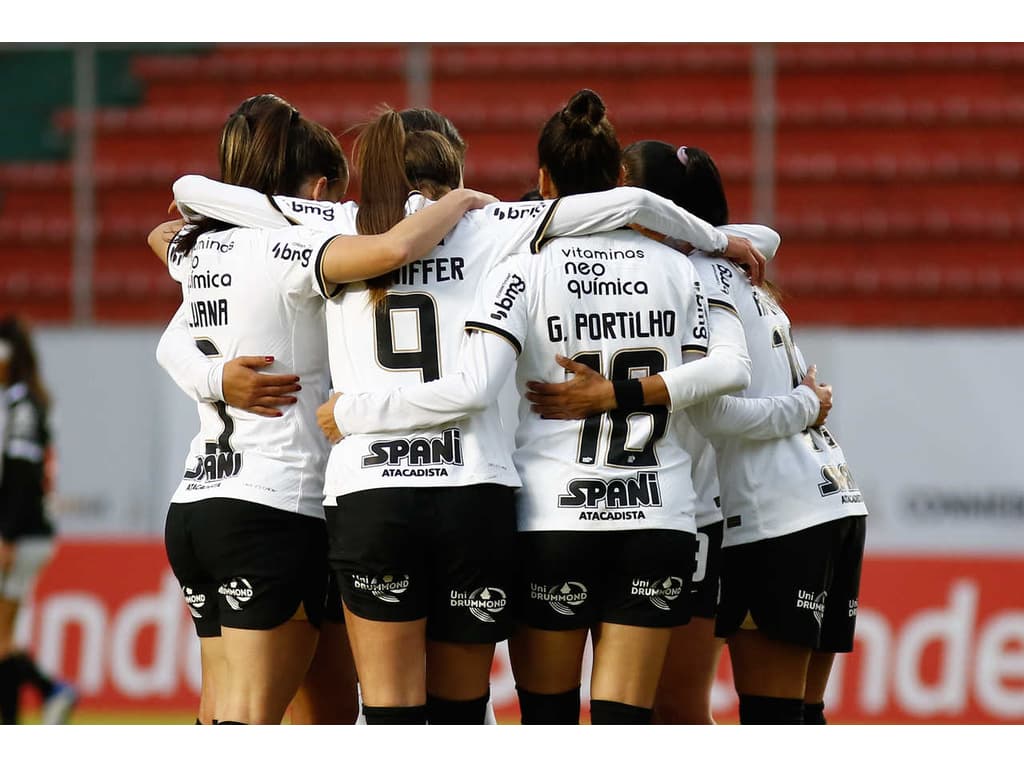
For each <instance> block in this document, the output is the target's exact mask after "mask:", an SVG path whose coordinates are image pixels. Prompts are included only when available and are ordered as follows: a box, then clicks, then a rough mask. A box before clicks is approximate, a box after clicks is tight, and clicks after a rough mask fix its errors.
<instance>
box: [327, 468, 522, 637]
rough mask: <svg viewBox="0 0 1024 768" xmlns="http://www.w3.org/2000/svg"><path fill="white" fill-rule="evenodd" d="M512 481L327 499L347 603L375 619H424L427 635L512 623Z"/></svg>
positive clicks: (495, 633)
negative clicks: (332, 504)
mask: <svg viewBox="0 0 1024 768" xmlns="http://www.w3.org/2000/svg"><path fill="white" fill-rule="evenodd" d="M513 491H514V489H513V488H510V487H508V486H503V485H494V484H481V485H468V486H453V487H442V488H379V489H372V490H367V491H358V492H356V493H350V494H346V495H344V496H339V497H338V499H337V503H338V505H337V506H336V507H326V508H325V511H326V514H327V529H328V533H329V540H330V546H329V549H330V563H331V567H332V568H333V569H334V572H335V575H336V577H337V580H338V587H339V588H340V590H341V595H342V598H343V599H344V601H345V606H346V607H347V608H348V609H349V610H350V611H351V612H352V613H354V614H355V615H356V616H359V617H360V618H364V619H369V620H371V621H414V620H416V619H421V618H426V619H427V637H429V638H431V639H432V640H439V641H446V642H455V643H496V642H500V641H502V640H505V639H507V638H508V636H509V635H510V634H511V632H512V629H513V626H514V618H513V605H512V595H511V592H512V587H513V584H514V574H515V551H514V548H515V522H516V513H515V501H514V496H513Z"/></svg>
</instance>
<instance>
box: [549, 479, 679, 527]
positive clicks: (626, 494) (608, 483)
mask: <svg viewBox="0 0 1024 768" xmlns="http://www.w3.org/2000/svg"><path fill="white" fill-rule="evenodd" d="M565 490H566V493H565V494H564V495H562V496H559V497H558V506H559V507H562V508H563V509H581V511H580V517H579V519H580V520H645V519H646V518H647V516H646V515H645V514H644V512H643V509H642V508H651V507H660V506H661V486H659V485H658V473H657V472H637V473H636V475H634V476H633V477H628V478H625V479H620V478H616V479H614V480H601V479H599V478H595V477H583V478H576V479H574V480H570V481H569V483H568V485H566V488H565Z"/></svg>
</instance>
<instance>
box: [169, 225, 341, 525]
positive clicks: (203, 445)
mask: <svg viewBox="0 0 1024 768" xmlns="http://www.w3.org/2000/svg"><path fill="white" fill-rule="evenodd" d="M331 238H332V236H331V235H328V234H325V233H323V232H318V231H315V230H312V229H307V228H305V227H291V228H288V229H278V230H256V229H229V230H226V231H223V232H214V233H209V234H206V235H203V236H202V237H200V238H199V240H198V242H197V243H196V245H195V247H194V248H193V249H192V251H191V252H190V253H189V254H182V253H180V252H179V251H178V250H177V249H176V248H175V246H174V245H173V244H172V246H171V248H170V249H169V250H168V269H169V271H170V273H171V275H172V277H174V279H175V280H177V281H178V282H179V283H181V287H182V296H183V300H184V304H183V306H184V307H185V314H186V317H187V318H188V325H189V329H190V331H191V335H192V338H193V339H194V340H195V344H196V346H197V347H198V348H199V349H200V350H202V351H203V352H204V353H205V354H206V355H208V356H209V357H219V358H223V359H231V358H233V357H236V356H239V355H255V354H259V355H273V356H274V358H275V361H274V364H273V365H272V366H270V367H269V369H268V370H269V371H271V372H274V371H288V372H292V373H295V374H297V375H299V376H300V377H301V380H302V389H301V391H299V392H297V393H296V396H297V397H298V402H297V403H296V404H295V405H294V406H292V407H290V408H287V409H284V415H283V416H281V417H278V418H266V417H262V416H256V415H253V414H250V413H247V412H245V411H242V410H238V409H235V408H233V407H231V406H227V405H225V404H224V403H222V402H200V403H199V404H198V408H199V421H200V429H199V433H198V434H197V435H196V437H195V438H194V439H193V441H192V445H191V447H190V450H189V454H188V457H187V459H186V461H185V469H184V476H183V478H182V481H181V483H180V484H179V486H178V489H177V491H176V492H175V494H174V496H173V498H172V501H174V502H190V501H197V500H199V499H205V498H212V497H227V498H235V499H243V500H247V501H251V502H255V503H259V504H264V505H267V506H270V507H274V508H277V509H282V510H285V511H288V512H296V513H299V514H303V515H309V516H310V517H320V518H322V517H323V508H322V506H321V499H322V495H321V490H322V482H323V468H324V464H325V462H326V458H327V450H328V443H327V440H326V439H325V438H324V437H323V435H322V434H321V432H320V430H319V429H318V427H317V424H316V408H317V406H319V405H320V403H322V402H323V401H324V399H325V398H326V397H327V394H328V383H329V378H328V371H327V361H326V358H325V355H324V349H325V348H326V343H327V342H326V328H325V325H324V312H323V308H324V298H325V286H324V282H323V278H322V274H321V271H320V259H321V256H322V253H323V250H324V248H325V247H326V245H327V243H328V242H329V241H330V240H331Z"/></svg>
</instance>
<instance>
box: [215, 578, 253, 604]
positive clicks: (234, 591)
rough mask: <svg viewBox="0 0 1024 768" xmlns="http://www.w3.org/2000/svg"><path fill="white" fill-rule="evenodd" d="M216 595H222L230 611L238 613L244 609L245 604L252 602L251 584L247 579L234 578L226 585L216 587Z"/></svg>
mask: <svg viewBox="0 0 1024 768" xmlns="http://www.w3.org/2000/svg"><path fill="white" fill-rule="evenodd" d="M217 593H218V594H220V595H224V599H225V600H227V603H228V605H229V606H231V610H233V611H240V610H242V609H243V608H244V607H245V604H246V603H248V602H249V601H250V600H252V595H253V591H252V584H250V583H249V580H248V579H243V578H239V577H235V578H233V579H231V580H230V581H228V582H227V584H221V585H220V586H219V587H217Z"/></svg>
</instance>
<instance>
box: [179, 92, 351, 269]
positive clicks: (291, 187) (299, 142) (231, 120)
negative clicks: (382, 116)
mask: <svg viewBox="0 0 1024 768" xmlns="http://www.w3.org/2000/svg"><path fill="white" fill-rule="evenodd" d="M218 160H219V163H220V173H221V181H224V182H226V183H228V184H236V185H238V186H242V187H249V188H250V189H255V190H257V191H259V192H263V193H264V194H267V195H291V196H295V195H297V194H298V193H299V191H300V189H301V188H302V185H303V184H304V183H305V182H306V181H308V180H309V179H310V178H312V177H320V176H324V177H326V178H327V181H328V184H331V185H339V184H340V185H341V186H342V187H346V186H347V185H348V176H349V170H348V163H347V161H346V160H345V153H344V152H343V151H342V149H341V145H340V144H339V143H338V139H337V137H336V136H335V135H334V134H333V133H331V132H330V131H329V130H328V129H327V128H325V127H324V126H322V125H320V124H319V123H316V122H313V121H312V120H307V119H306V118H304V117H302V115H301V114H299V111H298V110H297V109H295V108H294V107H293V106H292V105H291V104H289V103H288V102H287V101H285V100H284V99H282V98H281V97H279V96H275V95H274V94H272V93H264V94H261V95H259V96H253V97H251V98H248V99H246V100H245V101H243V102H242V103H241V104H240V105H239V107H238V109H236V110H235V111H234V112H233V113H232V114H231V115H230V116H229V117H228V119H227V122H226V123H225V124H224V128H223V130H222V131H221V137H220V149H219V151H218ZM231 226H232V225H230V224H226V223H224V222H220V221H216V220H214V219H206V220H204V221H202V222H200V223H199V224H197V225H196V226H195V227H194V228H192V229H191V230H189V232H188V233H187V234H186V235H184V236H183V237H182V238H180V239H179V240H178V243H177V245H176V248H177V250H178V251H179V252H183V253H188V252H189V251H190V250H191V249H192V247H193V246H194V245H195V242H196V240H198V239H199V237H200V236H202V235H203V234H205V233H207V232H214V231H218V230H223V229H229V228H230V227H231Z"/></svg>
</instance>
